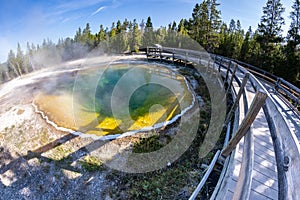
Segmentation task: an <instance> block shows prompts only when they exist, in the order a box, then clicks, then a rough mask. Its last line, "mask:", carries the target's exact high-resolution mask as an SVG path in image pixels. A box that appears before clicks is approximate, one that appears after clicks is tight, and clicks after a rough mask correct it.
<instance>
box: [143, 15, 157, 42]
mask: <svg viewBox="0 0 300 200" xmlns="http://www.w3.org/2000/svg"><path fill="white" fill-rule="evenodd" d="M154 44H155V35H154V31H153V24H152V21H151V17H150V16H149V17H148V18H147V21H146V25H145V29H144V34H143V37H142V45H143V47H147V46H153V45H154Z"/></svg>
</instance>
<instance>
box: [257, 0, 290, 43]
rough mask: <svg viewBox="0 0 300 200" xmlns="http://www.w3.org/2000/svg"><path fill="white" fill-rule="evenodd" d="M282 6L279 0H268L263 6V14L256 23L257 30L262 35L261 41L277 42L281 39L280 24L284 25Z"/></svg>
mask: <svg viewBox="0 0 300 200" xmlns="http://www.w3.org/2000/svg"><path fill="white" fill-rule="evenodd" d="M284 10H285V9H284V8H283V6H282V4H281V2H280V0H268V2H267V4H266V6H265V7H263V16H262V18H261V20H260V21H261V22H260V24H259V25H258V31H259V33H260V35H261V36H262V38H261V40H262V42H263V43H265V44H268V43H278V42H281V41H282V39H283V38H282V35H281V33H282V25H284V18H283V17H282V14H283V12H284Z"/></svg>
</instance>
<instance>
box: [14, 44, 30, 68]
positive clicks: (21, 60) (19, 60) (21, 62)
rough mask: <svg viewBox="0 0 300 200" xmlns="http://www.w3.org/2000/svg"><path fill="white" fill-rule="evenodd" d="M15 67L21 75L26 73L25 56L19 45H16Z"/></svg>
mask: <svg viewBox="0 0 300 200" xmlns="http://www.w3.org/2000/svg"><path fill="white" fill-rule="evenodd" d="M16 65H17V66H18V68H19V70H20V71H21V74H27V73H28V66H27V62H26V60H25V56H24V53H23V51H22V49H21V45H20V43H18V47H17V56H16Z"/></svg>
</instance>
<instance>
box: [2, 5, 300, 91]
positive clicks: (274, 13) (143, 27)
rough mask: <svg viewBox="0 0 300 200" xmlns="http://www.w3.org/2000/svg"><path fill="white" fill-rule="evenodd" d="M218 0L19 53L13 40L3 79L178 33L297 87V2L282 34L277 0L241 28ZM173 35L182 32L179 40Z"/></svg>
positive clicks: (163, 41) (170, 40) (173, 41)
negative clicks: (170, 16) (161, 21)
mask: <svg viewBox="0 0 300 200" xmlns="http://www.w3.org/2000/svg"><path fill="white" fill-rule="evenodd" d="M219 5H220V4H219V3H218V2H217V0H203V1H202V3H200V4H196V5H195V7H194V9H193V12H192V15H191V17H190V18H189V19H182V20H180V22H179V23H176V22H175V21H174V22H172V23H170V24H168V25H167V26H161V27H159V28H157V29H154V26H153V24H152V21H151V17H148V19H147V20H146V22H145V21H144V20H142V21H141V22H140V23H139V22H137V21H136V20H133V21H128V20H127V19H125V20H124V21H122V22H121V21H120V20H118V21H117V22H113V23H112V25H111V27H110V28H104V26H103V25H100V27H99V31H98V32H97V33H92V32H91V28H90V25H89V23H87V24H86V26H85V27H84V28H83V29H81V28H78V30H77V31H76V33H75V35H74V37H73V38H65V39H59V41H58V42H57V43H54V42H52V41H51V40H49V39H47V40H44V41H43V43H42V45H37V46H36V45H34V44H31V45H30V44H27V49H26V52H25V53H24V52H23V51H22V49H21V47H20V44H18V47H17V52H16V53H14V52H13V51H12V50H10V52H9V54H8V59H7V62H6V63H5V64H4V65H2V67H1V68H0V81H1V82H4V81H7V80H10V79H12V78H15V77H18V76H22V75H23V74H26V73H29V72H32V71H33V70H37V69H40V68H42V67H44V65H47V64H56V63H60V62H62V61H67V60H72V59H77V58H81V57H85V56H87V55H88V54H89V53H91V52H97V51H99V50H101V52H105V53H124V52H131V51H135V52H138V51H139V49H140V48H141V47H146V46H150V45H154V44H160V45H168V46H173V47H180V48H184V47H185V45H186V47H187V48H188V45H187V44H186V43H188V42H187V41H188V40H186V42H184V41H185V40H182V38H185V37H186V38H188V37H191V38H192V39H194V40H195V41H197V42H198V43H199V44H200V45H201V46H202V47H203V48H204V49H206V50H207V51H208V52H211V53H216V54H219V55H223V56H226V57H230V58H234V59H238V60H240V61H244V62H246V63H249V64H252V65H254V66H257V67H260V68H262V69H264V70H266V71H268V72H271V73H273V74H275V75H277V76H281V77H283V78H285V79H286V80H288V81H290V82H292V83H294V84H295V85H297V86H298V87H300V51H299V49H300V36H299V33H300V28H299V24H300V6H299V5H300V3H299V0H294V2H293V5H292V12H291V13H290V18H291V24H290V27H289V30H288V34H287V35H286V36H283V35H282V32H283V30H282V25H283V24H284V23H285V22H284V18H283V13H284V12H285V8H284V7H283V5H282V3H281V1H280V0H267V2H266V5H265V6H264V7H263V15H262V16H261V20H260V22H259V24H258V28H257V29H256V30H252V28H251V27H249V28H248V29H247V31H245V30H244V29H243V28H242V25H241V22H240V21H239V20H235V19H232V20H231V21H230V23H229V24H226V23H225V22H223V21H222V18H221V11H220V10H219V9H218V6H219ZM178 38H181V39H180V40H178Z"/></svg>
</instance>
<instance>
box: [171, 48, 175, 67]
mask: <svg viewBox="0 0 300 200" xmlns="http://www.w3.org/2000/svg"><path fill="white" fill-rule="evenodd" d="M174 52H175V49H173V50H172V63H173V65H174V62H175V53H174Z"/></svg>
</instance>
